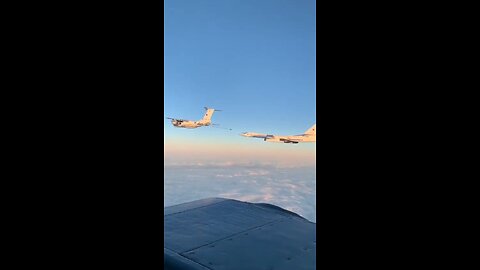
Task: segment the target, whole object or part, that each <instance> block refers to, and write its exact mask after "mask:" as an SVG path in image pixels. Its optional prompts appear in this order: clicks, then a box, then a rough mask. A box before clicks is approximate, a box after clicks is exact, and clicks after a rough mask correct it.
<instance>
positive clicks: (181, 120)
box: [167, 117, 187, 122]
mask: <svg viewBox="0 0 480 270" xmlns="http://www.w3.org/2000/svg"><path fill="white" fill-rule="evenodd" d="M167 119H170V120H176V121H180V122H183V121H187V120H184V119H176V118H171V117H167Z"/></svg>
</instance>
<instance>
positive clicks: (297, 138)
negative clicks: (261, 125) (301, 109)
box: [240, 124, 317, 144]
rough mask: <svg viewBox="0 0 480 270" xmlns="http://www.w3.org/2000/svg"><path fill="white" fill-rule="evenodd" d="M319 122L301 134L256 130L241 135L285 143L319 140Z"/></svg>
mask: <svg viewBox="0 0 480 270" xmlns="http://www.w3.org/2000/svg"><path fill="white" fill-rule="evenodd" d="M316 130H317V124H314V125H313V126H312V127H311V128H309V129H308V130H307V131H305V133H304V134H300V135H291V136H281V135H269V134H260V133H254V132H244V133H242V134H240V135H242V136H244V137H253V138H262V139H263V140H264V141H266V142H283V143H294V144H297V143H299V142H316V141H317V131H316Z"/></svg>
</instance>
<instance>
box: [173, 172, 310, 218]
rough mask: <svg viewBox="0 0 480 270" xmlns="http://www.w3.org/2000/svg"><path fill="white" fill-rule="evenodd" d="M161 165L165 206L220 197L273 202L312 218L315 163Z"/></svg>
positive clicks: (254, 201) (255, 201)
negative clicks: (297, 164)
mask: <svg viewBox="0 0 480 270" xmlns="http://www.w3.org/2000/svg"><path fill="white" fill-rule="evenodd" d="M164 168H165V173H164V174H165V175H164V181H165V182H164V188H165V189H164V192H165V193H164V195H165V196H164V198H165V201H164V203H165V206H169V205H174V204H178V203H184V202H188V201H192V200H197V199H202V198H207V197H223V198H230V199H236V200H241V201H248V202H253V203H258V202H262V203H271V204H275V205H278V206H280V207H283V208H285V209H287V210H290V211H293V212H295V213H297V214H299V215H301V216H303V217H305V218H307V219H309V220H311V221H316V217H315V216H316V171H315V166H296V167H293V166H290V167H281V166H276V165H274V164H255V163H223V164H222V163H218V164H215V163H211V164H206V163H202V164H197V165H195V164H193V163H192V164H188V165H180V164H175V165H165V166H164Z"/></svg>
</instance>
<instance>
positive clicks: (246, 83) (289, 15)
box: [164, 0, 316, 147]
mask: <svg viewBox="0 0 480 270" xmlns="http://www.w3.org/2000/svg"><path fill="white" fill-rule="evenodd" d="M315 16H316V14H315V1H313V0H165V23H164V28H165V38H164V40H165V51H164V55H165V63H164V65H165V68H164V70H165V74H164V75H165V77H164V78H165V81H164V83H165V96H164V98H165V100H164V105H165V117H167V116H168V117H177V118H183V119H199V118H201V116H202V114H203V112H204V111H203V107H204V106H210V107H213V108H218V109H223V110H224V111H223V112H218V113H215V115H214V116H213V118H212V120H213V122H214V123H219V124H221V125H223V126H224V127H228V128H232V129H233V131H232V132H227V131H225V130H221V129H214V128H209V129H212V130H211V131H198V130H195V131H185V130H183V129H176V128H173V127H172V126H171V124H170V122H169V121H168V120H166V121H165V138H166V141H169V140H170V141H172V140H176V139H175V138H181V137H182V136H184V135H186V133H187V132H189V133H190V134H192V133H194V134H195V136H197V137H199V138H202V137H203V138H205V139H207V138H208V140H227V141H230V142H232V143H237V142H239V141H241V140H247V138H242V137H240V136H238V134H239V133H241V132H244V131H255V132H263V133H273V134H284V135H290V134H300V133H302V132H303V131H305V130H307V129H308V128H309V127H310V126H311V125H312V124H314V123H315V122H316V119H315V114H316V101H315V100H316V84H315V81H316V68H315V67H316V62H315V61H316V43H315V39H316V36H315V32H316V29H315V27H316V26H315V21H316V19H315ZM188 136H189V135H188ZM312 146H313V147H314V145H311V147H312Z"/></svg>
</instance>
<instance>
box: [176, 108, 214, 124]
mask: <svg viewBox="0 0 480 270" xmlns="http://www.w3.org/2000/svg"><path fill="white" fill-rule="evenodd" d="M205 110H206V112H205V115H204V116H203V118H202V119H200V120H198V121H192V120H184V119H175V118H170V117H167V119H170V120H172V125H173V126H174V127H178V128H198V127H205V126H210V125H215V124H212V121H211V119H212V115H213V113H214V112H216V111H218V112H219V111H220V110H215V109H212V108H207V107H205Z"/></svg>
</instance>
